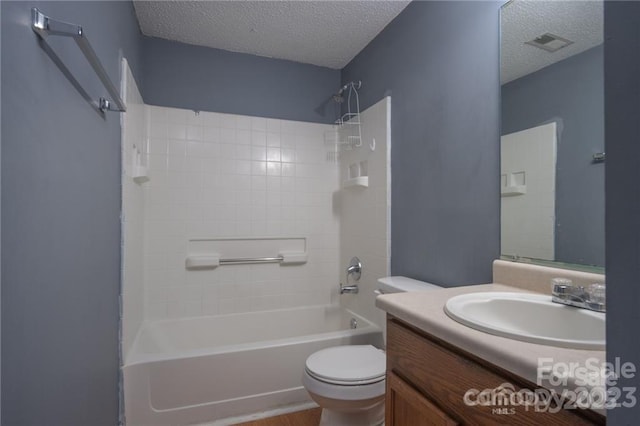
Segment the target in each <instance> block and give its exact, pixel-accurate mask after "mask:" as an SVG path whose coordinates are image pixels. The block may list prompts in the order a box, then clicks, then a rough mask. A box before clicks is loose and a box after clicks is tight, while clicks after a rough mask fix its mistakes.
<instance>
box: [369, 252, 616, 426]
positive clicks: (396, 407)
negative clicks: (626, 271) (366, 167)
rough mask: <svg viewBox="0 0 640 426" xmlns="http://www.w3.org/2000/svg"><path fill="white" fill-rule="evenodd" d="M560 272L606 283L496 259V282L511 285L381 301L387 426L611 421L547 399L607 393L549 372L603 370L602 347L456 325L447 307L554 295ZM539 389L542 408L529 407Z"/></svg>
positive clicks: (592, 276)
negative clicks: (486, 295)
mask: <svg viewBox="0 0 640 426" xmlns="http://www.w3.org/2000/svg"><path fill="white" fill-rule="evenodd" d="M557 274H561V275H560V276H567V275H569V276H570V277H571V278H572V279H573V280H574V281H576V282H579V283H582V282H583V281H581V280H584V282H585V283H586V282H589V281H591V280H594V279H600V280H601V279H602V277H601V276H598V275H597V274H589V273H583V272H576V271H566V270H560V269H556V268H548V267H540V266H533V265H522V264H516V263H513V262H505V261H496V262H495V263H494V281H501V282H505V281H506V280H510V281H509V284H510V285H504V284H498V283H493V284H485V285H477V286H467V287H455V288H445V289H441V290H433V291H428V292H420V293H417V292H416V293H402V294H389V295H382V296H379V297H378V298H377V300H376V305H377V306H378V307H379V308H381V309H383V310H385V311H386V312H387V393H386V395H387V396H386V398H387V399H386V422H385V424H386V425H387V426H393V425H397V426H404V425H412V426H413V425H416V426H418V425H458V424H471V425H485V424H510V425H543V424H544V425H547V424H549V425H551V424H553V425H585V424H587V425H591V424H594V425H598V424H605V423H606V419H605V416H604V409H599V410H592V409H577V408H576V409H568V408H574V407H575V406H576V405H579V404H580V403H581V402H580V401H576V400H574V401H571V400H570V399H571V398H569V399H564V400H562V399H561V398H560V397H559V396H558V394H556V396H555V399H548V400H543V399H542V398H545V397H549V398H553V397H551V395H553V394H552V393H551V392H550V391H552V390H553V391H556V392H561V391H562V390H563V389H568V390H569V391H572V390H580V389H585V386H586V388H587V389H589V390H588V392H589V394H590V395H603V394H602V392H604V387H603V386H598V385H594V384H593V383H591V384H589V385H585V386H581V385H583V383H581V382H580V381H579V378H578V377H576V376H575V375H572V374H567V375H566V376H565V377H559V376H558V375H557V374H555V373H551V372H549V371H547V370H545V368H547V367H549V366H551V365H561V366H562V365H572V364H573V365H580V366H585V365H597V366H601V365H602V363H604V362H605V352H604V350H593V349H575V348H566V347H558V346H550V345H544V344H539V343H531V342H526V341H521V340H515V339H512V338H508V337H502V336H499V335H496V334H489V333H486V332H483V331H479V330H476V329H473V328H471V327H468V326H466V325H463V324H461V323H459V322H457V321H454V320H453V319H452V318H450V317H449V316H448V315H447V314H446V313H445V310H444V306H445V304H446V303H447V301H448V300H450V299H451V298H453V297H456V296H460V295H466V294H471V293H478V292H500V293H503V292H513V293H522V294H529V293H531V292H533V291H535V290H538V294H542V293H544V292H545V291H546V292H548V290H549V286H548V282H549V281H548V279H549V277H552V276H554V275H557ZM542 283H546V284H545V285H544V286H543V285H542ZM567 309H570V310H571V309H575V308H570V307H567ZM554 374H555V375H554ZM523 389H524V391H523ZM527 389H528V390H530V391H531V392H527V391H526V390H527ZM535 392H537V395H538V397H540V399H538V400H537V401H538V402H539V403H538V404H537V405H536V404H533V403H531V404H527V403H526V402H527V401H531V402H532V401H534V399H526V398H533V396H534V395H536V394H535ZM569 395H570V394H569Z"/></svg>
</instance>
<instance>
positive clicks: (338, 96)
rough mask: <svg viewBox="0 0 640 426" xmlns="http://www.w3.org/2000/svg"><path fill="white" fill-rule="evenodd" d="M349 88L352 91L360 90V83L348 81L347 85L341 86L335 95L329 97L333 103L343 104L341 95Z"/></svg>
mask: <svg viewBox="0 0 640 426" xmlns="http://www.w3.org/2000/svg"><path fill="white" fill-rule="evenodd" d="M349 86H351V87H353V88H354V89H360V87H362V82H361V81H358V82H357V83H355V82H353V81H350V82H349V83H347V84H345V85H344V86H342V87H341V88H340V90H338V93H336V94H335V95H333V96H331V98H332V99H333V101H334V102H337V103H339V104H341V103H343V102H344V96H342V94H343V93H344V91H345V90H347V89H348V88H349Z"/></svg>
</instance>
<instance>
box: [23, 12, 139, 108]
mask: <svg viewBox="0 0 640 426" xmlns="http://www.w3.org/2000/svg"><path fill="white" fill-rule="evenodd" d="M31 28H32V29H33V31H34V32H35V33H36V34H38V36H40V40H41V41H42V48H43V49H44V50H45V52H47V54H48V55H49V57H50V58H51V59H52V60H53V62H55V64H56V65H57V66H58V68H60V70H61V71H62V73H63V74H64V75H65V76H66V77H67V78H68V79H69V81H70V82H71V84H72V85H73V86H74V87H75V88H76V90H78V92H80V94H81V95H82V97H83V98H84V99H85V100H86V101H87V102H89V103H90V104H91V105H93V106H94V107H95V108H96V109H97V110H98V111H99V112H100V113H101V114H104V112H105V111H117V112H124V111H126V110H127V108H126V106H125V104H124V102H123V101H122V99H121V98H120V95H119V94H118V90H117V89H116V86H114V84H113V83H112V82H111V80H110V79H109V75H108V74H107V71H106V70H105V69H104V67H103V66H102V63H101V62H100V60H99V59H98V56H97V55H96V52H95V51H94V50H93V48H92V47H91V44H90V43H89V40H87V38H86V35H85V33H84V31H83V30H82V27H81V26H80V25H75V24H70V23H67V22H62V21H56V20H55V19H51V18H49V17H48V16H47V15H45V14H44V13H42V12H41V11H40V10H39V9H38V8H36V7H34V8H33V9H31ZM54 35H55V36H64V37H71V38H73V39H74V40H75V42H76V44H77V45H78V47H79V48H80V50H81V51H82V53H83V54H84V56H85V58H87V61H88V62H89V64H90V65H91V67H92V68H93V70H94V71H95V72H96V74H97V75H98V78H100V81H101V82H102V84H103V85H104V87H105V88H106V89H107V91H108V92H109V96H111V99H113V103H115V106H114V105H113V103H112V101H109V100H107V99H106V98H103V97H100V98H99V99H98V101H97V102H96V101H94V100H93V99H92V98H91V96H89V94H88V93H87V91H86V90H84V88H83V87H82V86H81V85H80V83H79V82H78V80H76V78H75V77H74V76H73V75H72V74H71V72H70V71H69V69H68V68H67V67H66V66H65V65H64V63H63V62H62V60H60V57H58V55H57V54H56V53H55V52H54V51H53V49H52V48H51V46H49V44H48V43H47V41H46V38H47V37H48V36H54Z"/></svg>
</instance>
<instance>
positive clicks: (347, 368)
mask: <svg viewBox="0 0 640 426" xmlns="http://www.w3.org/2000/svg"><path fill="white" fill-rule="evenodd" d="M305 370H306V372H307V373H308V374H309V375H310V376H311V377H313V378H314V379H316V380H319V381H322V382H325V383H329V384H333V385H341V386H359V385H368V384H372V383H377V382H380V381H382V380H384V379H385V373H386V357H385V353H384V352H383V351H382V350H380V349H377V348H375V347H374V346H371V345H348V346H336V347H333V348H327V349H322V350H320V351H318V352H316V353H314V354H312V355H311V356H309V358H307V361H306V363H305Z"/></svg>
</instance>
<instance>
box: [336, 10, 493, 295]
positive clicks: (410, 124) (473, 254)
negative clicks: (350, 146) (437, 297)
mask: <svg viewBox="0 0 640 426" xmlns="http://www.w3.org/2000/svg"><path fill="white" fill-rule="evenodd" d="M499 7H500V3H498V2H473V1H454V2H444V1H441V2H438V1H429V2H414V3H411V4H410V5H409V6H408V7H407V8H406V9H405V10H404V11H403V12H402V13H401V14H400V15H398V17H397V18H396V19H395V20H394V21H393V22H391V24H389V25H388V26H387V27H386V28H385V29H384V31H382V33H380V34H379V35H378V36H377V37H376V38H375V39H374V40H373V41H372V42H371V43H370V44H369V45H368V46H367V47H366V48H365V49H364V50H363V51H362V52H361V53H360V54H359V55H358V56H356V58H355V59H354V60H353V61H351V63H349V64H348V65H347V67H346V68H345V69H344V70H343V74H342V80H343V82H347V81H350V80H362V83H363V86H362V90H361V100H362V109H365V108H367V107H368V106H370V105H372V104H373V103H375V102H377V101H378V100H379V99H381V98H382V97H383V96H384V95H386V94H391V95H392V97H391V99H392V106H391V140H392V142H391V143H392V145H391V146H392V147H391V169H392V175H393V178H392V192H391V197H392V204H391V209H392V210H391V255H392V259H391V270H392V273H393V274H397V275H406V276H410V277H413V278H418V279H422V280H426V281H430V282H433V283H436V284H440V285H444V286H459V285H464V284H473V283H483V282H490V281H491V277H492V272H491V262H492V260H493V259H495V258H497V257H498V256H499V255H500V194H499V172H498V171H499V157H500V147H499V130H500V127H499V118H500V117H499V102H500V101H499V96H500V82H499V64H500V60H499V40H498V35H499V24H500V23H499V13H498V10H499Z"/></svg>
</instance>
